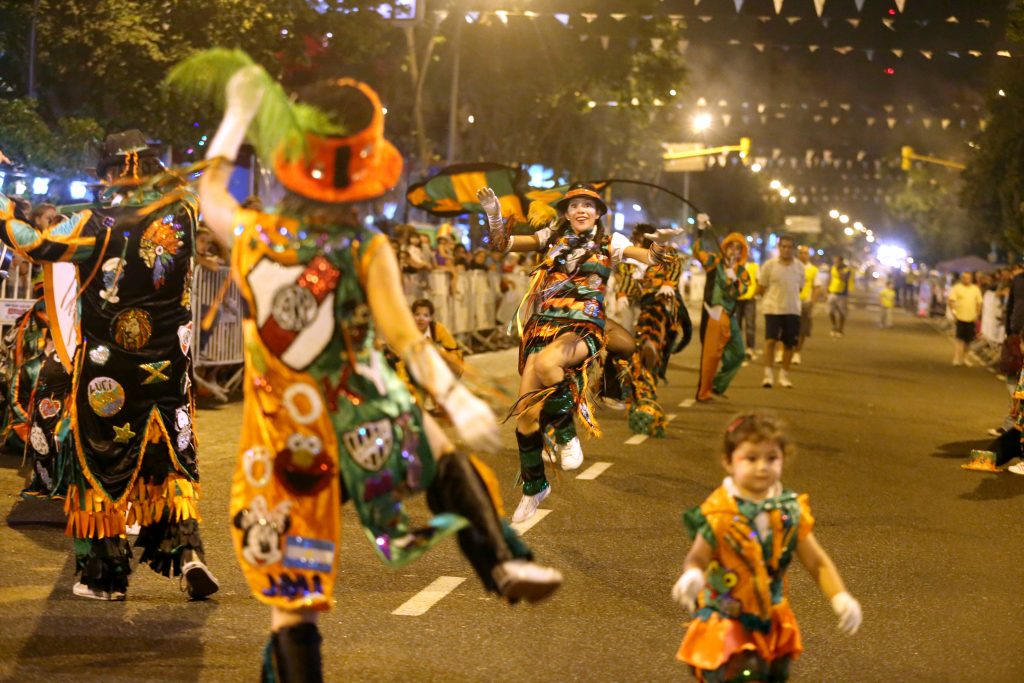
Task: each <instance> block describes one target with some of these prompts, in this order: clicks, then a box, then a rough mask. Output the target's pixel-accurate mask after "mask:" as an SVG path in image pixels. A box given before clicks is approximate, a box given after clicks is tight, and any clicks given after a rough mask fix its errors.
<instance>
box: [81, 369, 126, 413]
mask: <svg viewBox="0 0 1024 683" xmlns="http://www.w3.org/2000/svg"><path fill="white" fill-rule="evenodd" d="M86 396H87V397H88V399H89V407H90V408H92V411H93V412H94V413H96V414H97V415H99V416H100V417H113V416H114V415H117V413H118V411H120V410H121V408H123V407H124V387H122V386H121V385H120V384H119V383H118V382H117V380H115V379H112V378H110V377H95V378H93V379H92V380H90V381H89V386H88V387H87V388H86Z"/></svg>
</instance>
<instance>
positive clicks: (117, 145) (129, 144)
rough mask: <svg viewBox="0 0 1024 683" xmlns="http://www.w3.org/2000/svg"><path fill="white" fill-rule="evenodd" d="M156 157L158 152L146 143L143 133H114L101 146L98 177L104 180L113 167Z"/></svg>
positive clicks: (134, 129)
mask: <svg viewBox="0 0 1024 683" xmlns="http://www.w3.org/2000/svg"><path fill="white" fill-rule="evenodd" d="M141 157H156V150H155V149H153V148H152V147H150V146H149V143H148V142H146V136H145V135H143V134H142V131H140V130H138V129H136V128H132V129H131V130H126V131H123V132H121V133H113V134H111V135H108V136H107V139H106V140H104V141H103V144H102V145H100V160H99V162H97V164H96V177H97V178H100V179H104V178H106V177H107V171H108V170H109V169H110V168H111V167H112V166H121V165H125V164H126V163H127V164H131V163H132V159H133V158H134V159H138V158H141ZM122 175H124V174H122ZM135 175H138V164H137V163H136V164H135Z"/></svg>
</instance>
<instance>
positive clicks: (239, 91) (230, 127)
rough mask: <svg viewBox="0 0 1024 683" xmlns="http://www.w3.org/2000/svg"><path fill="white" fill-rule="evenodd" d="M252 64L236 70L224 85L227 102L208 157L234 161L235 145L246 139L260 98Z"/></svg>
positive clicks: (259, 87) (258, 69)
mask: <svg viewBox="0 0 1024 683" xmlns="http://www.w3.org/2000/svg"><path fill="white" fill-rule="evenodd" d="M260 71H261V67H259V66H256V65H255V64H253V65H251V66H247V67H245V68H244V69H239V70H238V71H237V72H236V73H235V75H233V76H232V77H231V79H230V80H229V81H228V84H227V86H226V88H225V95H226V100H227V104H226V107H225V110H224V118H223V119H222V120H221V122H220V127H219V128H218V129H217V134H216V135H214V136H213V140H211V141H210V146H209V147H208V148H207V150H206V158H207V159H215V158H216V157H224V158H226V159H229V160H231V161H234V159H235V157H236V156H238V148H239V147H241V146H242V142H244V141H245V132H246V131H247V130H249V124H250V123H252V119H253V117H254V116H255V115H256V112H257V111H258V110H259V108H260V102H262V101H263V94H264V91H263V87H262V85H261V83H260V79H259V77H258V74H259V73H260Z"/></svg>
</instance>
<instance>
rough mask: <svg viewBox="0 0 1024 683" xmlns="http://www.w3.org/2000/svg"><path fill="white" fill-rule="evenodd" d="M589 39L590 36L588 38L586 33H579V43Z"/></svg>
mask: <svg viewBox="0 0 1024 683" xmlns="http://www.w3.org/2000/svg"><path fill="white" fill-rule="evenodd" d="M589 37H590V36H588V35H587V34H586V33H581V34H580V42H581V43H582V42H583V41H585V40H586V39H587V38H589Z"/></svg>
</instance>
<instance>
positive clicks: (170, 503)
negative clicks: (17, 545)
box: [64, 474, 202, 538]
mask: <svg viewBox="0 0 1024 683" xmlns="http://www.w3.org/2000/svg"><path fill="white" fill-rule="evenodd" d="M83 499H84V502H83ZM125 501H127V502H130V503H131V508H130V509H128V511H127V520H126V519H125V507H126V504H125V503H124V502H122V503H121V504H118V503H115V502H114V501H112V500H110V499H109V498H107V497H106V496H105V495H103V494H102V493H100V492H99V491H97V490H95V489H91V488H87V489H85V491H84V495H83V492H82V491H80V490H79V488H78V486H76V485H74V484H72V485H71V486H69V487H68V496H67V498H66V499H65V501H64V513H65V514H66V515H67V517H68V524H67V527H66V528H65V530H64V533H66V534H67V535H68V536H73V537H75V538H107V537H109V536H122V535H124V534H125V528H126V526H127V525H131V524H136V523H138V524H142V525H143V526H146V525H149V524H154V523H156V522H158V521H160V519H161V518H162V517H163V514H164V511H165V510H169V511H170V516H171V521H172V522H182V521H186V520H189V519H194V520H196V521H197V522H201V521H202V519H201V518H200V517H199V505H198V503H199V485H198V484H194V483H192V482H191V481H189V480H188V479H186V478H185V477H182V476H179V475H176V474H172V475H169V476H168V477H167V479H166V480H165V481H164V483H162V484H146V483H144V482H142V481H138V480H137V481H136V482H135V485H134V486H133V487H132V490H131V491H130V492H129V493H128V496H127V498H126V499H125Z"/></svg>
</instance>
